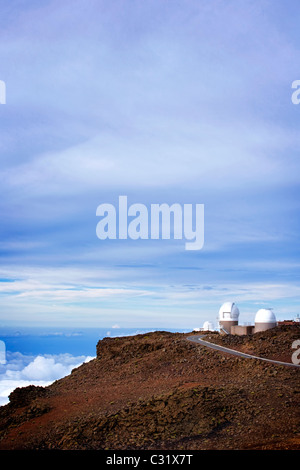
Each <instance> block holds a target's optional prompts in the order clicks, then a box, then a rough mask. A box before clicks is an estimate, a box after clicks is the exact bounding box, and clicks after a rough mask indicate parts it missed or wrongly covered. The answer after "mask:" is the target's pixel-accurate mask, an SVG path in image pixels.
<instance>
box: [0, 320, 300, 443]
mask: <svg viewBox="0 0 300 470" xmlns="http://www.w3.org/2000/svg"><path fill="white" fill-rule="evenodd" d="M190 335H191V334H190ZM187 336H189V335H187V334H180V333H168V332H163V331H161V332H153V333H148V334H144V335H137V336H129V337H122V338H104V339H103V340H101V341H99V342H98V344H97V357H96V358H95V359H93V360H91V361H90V362H88V363H84V364H82V365H81V366H80V367H78V368H76V369H74V370H73V371H72V373H71V374H70V375H68V376H67V377H65V378H63V379H60V380H58V381H56V382H54V383H53V384H51V385H50V386H48V387H35V386H29V387H24V388H18V389H16V390H15V391H14V392H12V393H11V395H10V402H9V404H7V405H5V406H3V407H0V449H2V450H3V449H64V450H68V449H69V450H75V449H76V450H77V449H79V450H94V449H113V450H120V449H150V450H151V449H153V450H154V449H156V450H157V449H159V450H163V449H166V450H171V449H176V450H197V449H203V450H206V449H207V450H214V449H220V450H221V449H287V450H288V449H299V448H300V430H299V374H300V368H295V367H287V366H282V365H275V364H270V363H267V362H265V361H260V360H258V359H245V358H238V357H236V356H232V355H230V354H227V353H221V352H218V351H215V350H212V349H209V348H207V347H204V346H200V345H197V344H195V343H192V342H190V341H188V340H187V339H186V338H187ZM207 337H208V338H207V339H208V340H209V341H214V342H217V343H225V345H226V347H234V348H235V349H240V350H243V351H247V352H249V351H250V352H251V353H252V354H256V355H259V354H261V355H262V356H269V357H273V358H276V359H279V360H288V361H289V362H291V355H292V352H293V350H292V349H291V347H292V343H293V341H294V340H295V339H299V338H300V327H299V326H285V327H276V328H274V329H272V330H269V331H267V332H264V333H258V334H256V335H253V336H248V337H246V336H245V337H239V338H238V337H233V336H226V337H221V336H220V335H219V334H218V333H211V332H207Z"/></svg>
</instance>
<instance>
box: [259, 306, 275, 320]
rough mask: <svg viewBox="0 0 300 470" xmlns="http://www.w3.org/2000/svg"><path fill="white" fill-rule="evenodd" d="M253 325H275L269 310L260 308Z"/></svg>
mask: <svg viewBox="0 0 300 470" xmlns="http://www.w3.org/2000/svg"><path fill="white" fill-rule="evenodd" d="M255 323H276V317H275V315H274V312H273V311H272V309H270V308H261V309H260V310H258V312H257V314H256V315H255Z"/></svg>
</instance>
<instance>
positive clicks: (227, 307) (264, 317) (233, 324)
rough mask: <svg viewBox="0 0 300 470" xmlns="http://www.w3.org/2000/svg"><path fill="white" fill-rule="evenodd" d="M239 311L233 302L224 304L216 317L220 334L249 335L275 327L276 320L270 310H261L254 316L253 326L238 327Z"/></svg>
mask: <svg viewBox="0 0 300 470" xmlns="http://www.w3.org/2000/svg"><path fill="white" fill-rule="evenodd" d="M239 315H240V311H239V309H238V307H237V305H236V304H235V303H234V302H225V303H224V304H223V305H222V306H221V308H220V310H219V316H218V323H219V328H220V333H221V334H231V335H251V334H253V333H257V332H259V331H266V330H269V329H270V328H274V327H275V326H277V320H276V317H275V314H274V312H273V309H272V308H261V309H260V310H258V312H257V313H256V315H255V320H254V325H249V324H245V325H239Z"/></svg>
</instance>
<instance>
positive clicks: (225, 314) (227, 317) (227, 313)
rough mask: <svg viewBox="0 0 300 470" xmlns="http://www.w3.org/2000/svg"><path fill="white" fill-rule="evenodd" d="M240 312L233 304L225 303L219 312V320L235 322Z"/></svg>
mask: <svg viewBox="0 0 300 470" xmlns="http://www.w3.org/2000/svg"><path fill="white" fill-rule="evenodd" d="M239 314H240V311H239V309H238V308H237V306H236V305H235V303H234V302H225V303H224V304H223V305H222V307H221V308H220V310H219V320H223V321H237V320H238V318H239Z"/></svg>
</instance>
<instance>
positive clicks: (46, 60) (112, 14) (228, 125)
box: [0, 0, 300, 328]
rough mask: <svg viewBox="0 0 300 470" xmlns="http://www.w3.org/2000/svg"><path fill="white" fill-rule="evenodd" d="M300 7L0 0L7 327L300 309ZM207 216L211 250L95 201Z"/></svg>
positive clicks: (248, 316)
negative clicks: (119, 222)
mask: <svg viewBox="0 0 300 470" xmlns="http://www.w3.org/2000/svg"><path fill="white" fill-rule="evenodd" d="M298 7H299V5H298V1H297V0H287V1H285V2H282V1H281V0H269V1H267V0H251V1H250V0H249V1H248V0H244V1H243V2H240V1H237V0H235V1H233V0H226V1H225V0H210V1H209V2H207V1H204V0H181V1H178V0H173V1H172V2H170V1H166V0H145V1H143V2H141V1H137V0H127V1H125V0H123V1H121V0H115V1H114V2H109V1H104V0H97V1H96V0H88V1H87V0H84V1H83V0H72V1H71V0H65V1H64V2H59V1H58V0H39V1H37V0H36V1H33V0H26V1H25V0H11V1H9V2H7V1H4V0H0V64H1V65H0V80H2V81H3V82H5V85H6V102H5V104H0V217H1V224H0V302H1V308H0V325H1V326H10V325H11V326H52V327H56V326H58V327H60V326H61V327H62V326H63V327H68V326H70V327H73V326H74V327H84V326H88V327H108V328H109V327H111V326H112V325H116V324H117V325H119V326H121V327H153V328H158V327H161V328H194V327H201V326H202V324H203V322H204V321H206V320H209V321H212V322H213V323H216V317H217V313H218V310H219V308H220V306H221V304H222V303H223V302H225V301H229V300H230V301H233V302H236V304H237V305H238V307H239V309H240V318H241V321H247V322H253V321H254V316H255V313H256V311H257V310H258V309H259V308H261V307H272V308H274V312H275V314H276V316H277V318H278V319H285V318H288V319H289V318H294V317H295V316H296V315H297V314H299V313H300V306H299V297H300V283H299V272H300V269H299V268H300V256H299V255H300V249H299V230H300V217H299V209H300V207H299V206H300V198H299V180H300V176H299V175H300V168H299V167H300V165H299V150H300V133H299V125H300V105H295V104H293V102H292V99H291V97H292V93H293V90H292V83H293V81H295V80H299V79H300V72H299V62H300V32H299V21H300V12H299V8H298ZM120 195H126V196H127V197H128V203H129V204H134V203H139V204H144V205H145V206H146V207H148V208H149V207H150V206H151V204H162V203H167V204H169V205H171V204H173V203H178V204H181V205H182V206H183V205H184V204H193V205H194V206H195V205H196V204H204V246H203V248H202V249H201V250H198V251H187V250H185V243H184V240H174V239H170V240H163V239H159V240H151V239H149V240H143V239H139V240H132V239H127V240H118V239H117V240H110V239H107V240H100V239H99V238H98V237H97V236H96V226H97V223H98V221H99V218H98V217H97V216H96V210H97V207H98V206H99V205H100V204H104V203H107V204H113V205H114V206H116V207H117V204H118V198H119V196H120Z"/></svg>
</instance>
